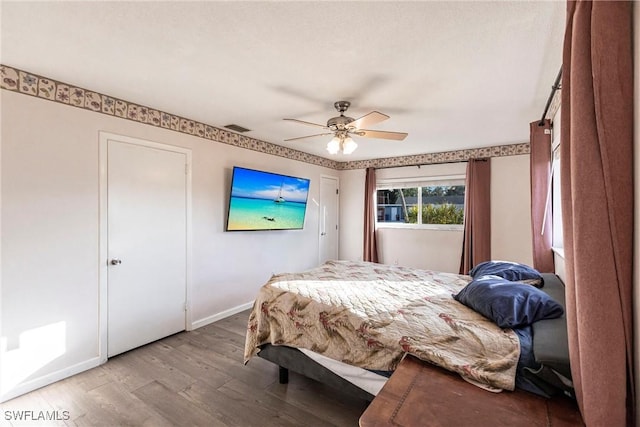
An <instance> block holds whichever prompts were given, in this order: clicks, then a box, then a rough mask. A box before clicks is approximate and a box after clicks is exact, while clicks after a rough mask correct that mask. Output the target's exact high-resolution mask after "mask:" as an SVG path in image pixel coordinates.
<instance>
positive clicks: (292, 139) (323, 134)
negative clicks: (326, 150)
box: [285, 132, 333, 141]
mask: <svg viewBox="0 0 640 427" xmlns="http://www.w3.org/2000/svg"><path fill="white" fill-rule="evenodd" d="M325 135H333V132H327V133H318V134H315V135H307V136H299V137H297V138H289V139H285V141H295V140H298V139H305V138H313V137H314V136H325Z"/></svg>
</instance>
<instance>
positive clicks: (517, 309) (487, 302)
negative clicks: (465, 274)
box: [453, 276, 564, 328]
mask: <svg viewBox="0 0 640 427" xmlns="http://www.w3.org/2000/svg"><path fill="white" fill-rule="evenodd" d="M453 297H454V298H455V299H456V300H457V301H459V302H461V303H462V304H464V305H466V306H467V307H469V308H471V309H473V310H475V311H477V312H478V313H480V314H482V315H483V316H484V317H487V318H489V319H491V320H493V321H494V322H495V323H496V325H498V326H500V327H501V328H520V327H522V326H527V325H531V324H532V323H533V322H537V321H538V320H542V319H553V318H555V317H560V316H562V315H563V314H564V309H563V308H562V306H561V305H560V304H559V303H557V302H556V301H554V300H553V299H552V298H551V297H550V296H549V295H547V294H546V293H544V292H543V291H541V290H540V289H538V288H536V287H534V286H523V285H522V283H516V282H510V281H509V280H506V279H503V278H501V277H497V276H483V277H481V278H479V279H474V280H473V281H472V282H471V283H469V284H468V285H467V286H465V287H464V288H463V289H462V290H461V291H460V292H458V294H457V295H454V296H453Z"/></svg>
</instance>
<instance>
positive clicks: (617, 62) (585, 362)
mask: <svg viewBox="0 0 640 427" xmlns="http://www.w3.org/2000/svg"><path fill="white" fill-rule="evenodd" d="M636 6H637V5H636ZM631 40H632V3H631V2H618V1H611V2H609V1H606V2H605V1H602V2H600V1H598V2H590V1H569V2H568V3H567V27H566V33H565V40H564V51H563V65H562V67H563V78H562V133H561V137H562V142H561V145H560V150H561V154H560V157H561V159H562V160H561V177H562V178H561V179H562V184H561V185H562V214H563V218H562V219H563V233H564V247H565V255H566V285H567V321H568V331H569V352H570V356H571V372H572V375H573V380H574V385H575V388H576V395H577V398H578V404H579V406H580V410H581V412H582V416H583V419H584V421H585V423H586V425H587V426H625V425H634V421H635V419H634V418H635V416H634V412H633V408H634V383H633V316H632V307H633V300H632V298H633V295H632V280H633V278H632V262H633V180H634V177H633V117H634V115H633V78H634V77H633V60H632V42H631Z"/></svg>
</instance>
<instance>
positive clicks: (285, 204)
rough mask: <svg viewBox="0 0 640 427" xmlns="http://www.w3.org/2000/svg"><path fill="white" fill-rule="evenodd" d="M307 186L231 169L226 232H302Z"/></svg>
mask: <svg viewBox="0 0 640 427" xmlns="http://www.w3.org/2000/svg"><path fill="white" fill-rule="evenodd" d="M309 182H310V181H309V179H307V178H296V177H294V176H287V175H280V174H277V173H271V172H263V171H258V170H253V169H245V168H241V167H238V166H234V168H233V175H232V177H231V194H230V195H229V214H228V216H227V231H250V230H300V229H302V228H303V227H304V216H305V213H306V211H307V198H308V196H309Z"/></svg>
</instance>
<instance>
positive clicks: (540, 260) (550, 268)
mask: <svg viewBox="0 0 640 427" xmlns="http://www.w3.org/2000/svg"><path fill="white" fill-rule="evenodd" d="M539 123H540V121H539V120H538V121H535V122H533V123H530V124H529V135H530V138H529V142H530V144H529V145H530V147H531V155H530V156H529V158H530V174H531V235H532V238H533V267H534V268H535V269H536V270H538V271H541V272H543V273H553V272H554V271H555V266H554V265H553V252H552V251H551V240H552V239H551V238H552V229H551V224H552V221H551V203H549V200H548V197H549V196H550V192H549V184H550V177H551V173H550V172H551V123H550V122H549V120H545V121H544V123H543V124H542V126H539ZM543 224H544V225H543Z"/></svg>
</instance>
